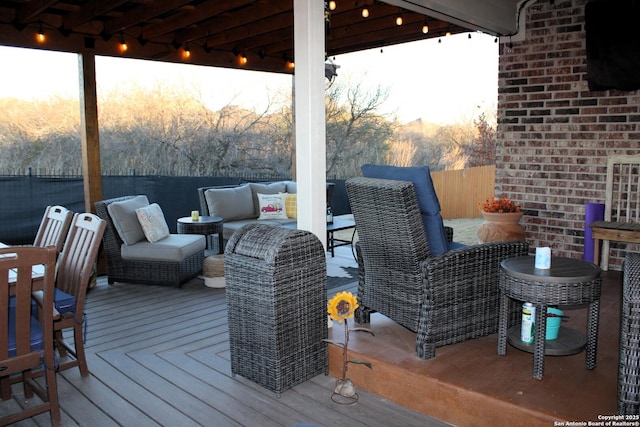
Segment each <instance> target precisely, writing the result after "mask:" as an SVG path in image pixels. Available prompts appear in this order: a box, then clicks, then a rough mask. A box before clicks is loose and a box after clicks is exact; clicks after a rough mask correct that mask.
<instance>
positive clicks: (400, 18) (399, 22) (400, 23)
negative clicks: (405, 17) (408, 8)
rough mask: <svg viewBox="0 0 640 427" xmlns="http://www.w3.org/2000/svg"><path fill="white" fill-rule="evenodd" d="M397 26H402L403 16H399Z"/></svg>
mask: <svg viewBox="0 0 640 427" xmlns="http://www.w3.org/2000/svg"><path fill="white" fill-rule="evenodd" d="M396 25H398V26H400V25H402V14H399V15H398V16H396Z"/></svg>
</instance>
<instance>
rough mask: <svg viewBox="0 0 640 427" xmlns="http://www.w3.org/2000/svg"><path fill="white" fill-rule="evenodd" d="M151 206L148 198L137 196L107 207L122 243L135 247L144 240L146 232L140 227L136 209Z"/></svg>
mask: <svg viewBox="0 0 640 427" xmlns="http://www.w3.org/2000/svg"><path fill="white" fill-rule="evenodd" d="M145 206H149V200H148V199H147V196H144V195H143V196H136V197H134V198H132V199H127V200H123V201H121V202H113V203H110V204H109V206H107V211H108V212H109V215H110V216H111V220H112V221H113V225H114V227H115V228H116V231H117V232H118V235H119V236H120V238H121V239H122V241H123V242H124V243H125V244H127V245H134V244H136V243H138V242H141V241H143V240H144V231H142V227H141V226H140V222H139V221H138V217H137V215H136V209H138V208H143V207H145Z"/></svg>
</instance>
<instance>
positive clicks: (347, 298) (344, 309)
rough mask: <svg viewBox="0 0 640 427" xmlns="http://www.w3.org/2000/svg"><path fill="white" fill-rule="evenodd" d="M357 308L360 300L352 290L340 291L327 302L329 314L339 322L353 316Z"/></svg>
mask: <svg viewBox="0 0 640 427" xmlns="http://www.w3.org/2000/svg"><path fill="white" fill-rule="evenodd" d="M356 308H358V301H357V300H356V297H354V296H353V294H352V293H351V292H338V293H337V294H335V295H334V296H333V298H331V299H330V300H329V303H328V304H327V311H328V313H329V316H330V317H331V318H332V319H333V320H337V321H338V322H339V323H342V321H343V320H347V319H351V318H353V314H354V313H355V311H356Z"/></svg>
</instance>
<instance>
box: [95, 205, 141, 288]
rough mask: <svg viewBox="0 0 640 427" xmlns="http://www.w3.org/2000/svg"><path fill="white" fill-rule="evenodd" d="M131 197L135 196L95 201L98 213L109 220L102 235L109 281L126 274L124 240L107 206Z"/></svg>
mask: <svg viewBox="0 0 640 427" xmlns="http://www.w3.org/2000/svg"><path fill="white" fill-rule="evenodd" d="M131 198H133V196H124V197H118V198H115V199H108V200H102V201H100V202H96V203H95V207H96V214H97V215H98V216H99V217H100V218H102V219H104V220H105V221H107V228H105V230H104V235H103V236H102V245H103V247H104V253H105V257H106V261H107V276H109V283H113V281H111V278H112V277H113V278H116V277H117V278H122V277H123V276H124V274H123V265H122V257H121V256H120V246H121V245H122V240H121V239H120V236H119V235H118V233H117V231H116V228H115V226H114V225H113V221H112V220H111V215H109V212H108V211H107V206H109V205H110V204H111V203H113V202H119V201H122V200H128V199H131Z"/></svg>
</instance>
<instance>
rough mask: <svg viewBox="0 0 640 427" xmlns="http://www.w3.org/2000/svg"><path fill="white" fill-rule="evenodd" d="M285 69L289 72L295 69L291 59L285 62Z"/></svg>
mask: <svg viewBox="0 0 640 427" xmlns="http://www.w3.org/2000/svg"><path fill="white" fill-rule="evenodd" d="M287 68H288V69H290V70H293V69H294V68H296V64H295V62H293V60H291V59H289V60H287Z"/></svg>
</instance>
